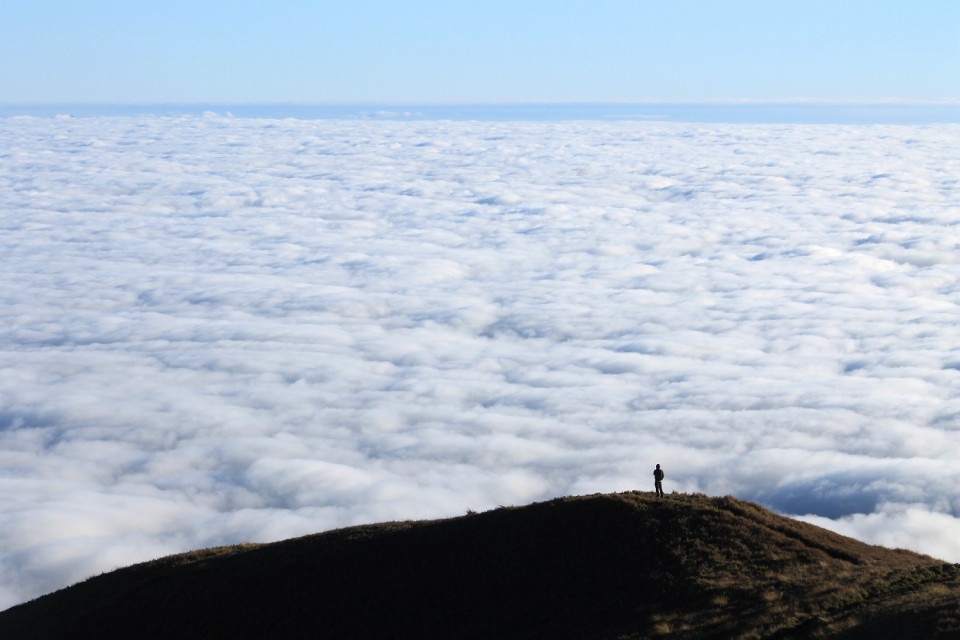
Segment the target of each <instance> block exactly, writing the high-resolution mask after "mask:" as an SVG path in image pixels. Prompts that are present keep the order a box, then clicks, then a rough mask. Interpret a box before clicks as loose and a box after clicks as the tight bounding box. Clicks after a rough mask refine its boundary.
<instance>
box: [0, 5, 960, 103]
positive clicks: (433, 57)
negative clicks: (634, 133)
mask: <svg viewBox="0 0 960 640" xmlns="http://www.w3.org/2000/svg"><path fill="white" fill-rule="evenodd" d="M958 43H960V2H958V1H957V0H911V1H906V0H901V1H896V2H894V1H886V2H884V1H882V0H869V1H859V0H845V1H838V0H828V1H820V0H803V1H792V0H791V1H736V0H734V1H727V2H719V1H709V2H708V1H695V0H670V1H669V2H667V1H651V2H644V1H639V0H634V1H627V0H589V1H580V0H571V1H562V0H553V1H542V0H534V1H523V0H509V1H501V0H484V1H483V2H440V1H433V0H407V1H405V2H384V1H377V0H351V1H350V2H345V1H344V2H306V1H300V0H273V1H271V2H251V1H243V0H239V1H237V0H234V1H230V2H226V1H211V2H196V1H191V2H185V1H182V0H162V1H158V0H136V1H119V0H114V1H107V0H92V1H87V2H77V1H76V0H7V1H6V2H3V3H2V4H0V61H2V64H0V102H4V103H31V102H33V103H57V102H107V103H114V102H119V103H128V102H129V103H136V102H218V103H264V102H268V103H269V102H512V101H520V102H523V101H598V102H603V101H648V100H665V101H710V100H736V99H757V100H789V99H822V100H880V99H891V98H893V99H902V100H934V99H942V98H957V97H958V96H960V44H958Z"/></svg>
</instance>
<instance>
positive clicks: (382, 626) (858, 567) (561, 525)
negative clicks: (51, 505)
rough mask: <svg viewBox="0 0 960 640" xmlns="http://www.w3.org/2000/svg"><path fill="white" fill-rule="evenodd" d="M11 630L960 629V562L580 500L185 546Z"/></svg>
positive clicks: (709, 512)
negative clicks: (193, 548) (252, 541)
mask: <svg viewBox="0 0 960 640" xmlns="http://www.w3.org/2000/svg"><path fill="white" fill-rule="evenodd" d="M0 637H2V638H5V639H6V638H10V639H15V638H76V637H89V638H100V639H107V640H108V639H110V638H170V637H179V638H201V637H202V638H387V637H389V638H577V639H590V638H598V639H599V638H611V639H612V638H725V639H726V638H783V639H786V638H818V637H838V638H887V637H889V638H894V637H896V638H898V639H902V638H958V637H960V565H948V564H944V563H942V562H941V561H938V560H935V559H933V558H929V557H926V556H921V555H918V554H915V553H912V552H908V551H903V550H889V549H884V548H882V547H875V546H870V545H866V544H863V543H861V542H858V541H856V540H853V539H850V538H846V537H843V536H840V535H837V534H834V533H832V532H829V531H826V530H824V529H821V528H818V527H815V526H812V525H808V524H805V523H801V522H798V521H795V520H791V519H788V518H784V517H781V516H777V515H775V514H773V513H771V512H769V511H767V510H765V509H763V508H761V507H759V506H757V505H754V504H751V503H748V502H743V501H740V500H736V499H734V498H730V497H726V498H709V497H706V496H700V495H693V496H691V495H678V494H674V495H671V496H667V498H666V499H663V500H656V499H655V498H654V497H653V496H652V494H650V493H623V494H611V495H595V496H585V497H571V498H561V499H557V500H552V501H549V502H543V503H537V504H533V505H529V506H525V507H511V508H501V509H497V510H494V511H489V512H486V513H482V514H472V515H467V516H463V517H460V518H453V519H448V520H436V521H423V522H396V523H385V524H379V525H370V526H361V527H352V528H348V529H341V530H337V531H332V532H328V533H324V534H317V535H313V536H306V537H303V538H297V539H293V540H287V541H283V542H277V543H272V544H265V545H240V546H235V547H221V548H216V549H209V550H204V551H197V552H191V553H187V554H181V555H176V556H170V557H167V558H163V559H160V560H156V561H153V562H148V563H144V564H140V565H135V566H133V567H128V568H125V569H121V570H118V571H114V572H111V573H108V574H104V575H102V576H98V577H96V578H91V579H90V580H87V581H85V582H82V583H80V584H77V585H74V586H73V587H70V588H68V589H64V590H61V591H58V592H56V593H53V594H50V595H48V596H44V597H43V598H39V599H37V600H35V601H33V602H30V603H26V604H24V605H20V606H18V607H14V608H12V609H9V610H7V611H5V612H2V613H0Z"/></svg>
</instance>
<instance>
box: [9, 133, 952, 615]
mask: <svg viewBox="0 0 960 640" xmlns="http://www.w3.org/2000/svg"><path fill="white" fill-rule="evenodd" d="M958 148H960V125H956V124H940V125H923V126H889V125H869V126H865V125H786V124H705V123H699V124H695V123H663V122H657V123H650V122H622V121H621V122H598V121H594V122H583V121H581V122H571V121H557V122H454V121H431V120H424V121H377V120H374V121H362V120H353V121H348V120H294V119H286V120H270V119H247V118H228V117H222V116H219V115H216V114H210V115H208V116H206V117H199V116H175V117H157V116H141V115H138V116H131V117H116V116H111V117H86V118H68V117H62V118H36V117H27V118H3V119H0V149H2V151H0V230H2V233H0V252H2V255H3V260H2V267H0V320H2V323H0V549H2V554H3V555H2V556H0V576H2V581H3V583H2V584H0V607H5V606H9V605H12V604H15V603H17V602H21V601H23V600H25V599H27V598H30V597H33V596H36V595H38V594H40V593H42V592H45V591H49V590H52V589H55V588H58V587H62V586H65V585H67V584H69V583H71V582H74V581H77V580H80V579H82V578H85V577H87V576H89V575H91V574H94V573H98V572H100V571H105V570H110V569H113V568H115V567H117V566H119V565H124V564H129V563H132V562H135V561H139V560H145V559H149V558H153V557H158V556H161V555H164V554H169V553H174V552H178V551H184V550H187V549H192V548H198V547H206V546H213V545H218V544H227V543H233V542H240V541H269V540H276V539H280V538H285V537H291V536H296V535H300V534H305V533H309V532H315V531H320V530H325V529H330V528H334V527H341V526H345V525H350V524H356V523H364V522H374V521H382V520H391V519H405V518H426V517H440V516H446V515H458V514H462V513H464V512H465V511H466V510H467V509H474V510H483V509H488V508H492V507H495V506H497V505H500V504H503V505H510V504H522V503H526V502H529V501H534V500H540V499H545V498H549V497H553V496H559V495H565V494H582V493H591V492H611V491H620V490H628V489H644V490H646V489H649V490H651V491H652V489H653V478H652V475H651V474H652V470H653V467H654V465H655V464H656V463H660V464H662V465H663V467H664V469H665V471H666V479H665V481H664V488H665V490H666V492H667V493H668V494H669V493H670V492H671V491H684V492H704V493H708V494H712V495H722V494H733V495H736V496H737V497H740V498H743V499H748V500H755V501H758V502H760V503H762V504H764V505H766V506H769V507H771V508H773V509H775V510H777V511H779V512H781V513H787V514H794V515H801V516H805V517H807V518H808V519H810V520H812V521H814V522H815V523H817V524H820V525H823V526H827V527H829V528H832V529H835V530H837V531H841V532H843V533H847V534H849V535H853V536H855V537H858V538H860V539H863V540H866V541H868V542H873V543H878V544H883V545H885V546H891V547H905V548H909V549H914V550H918V551H921V552H924V553H928V554H931V555H934V556H937V557H939V558H942V559H945V560H950V561H952V562H960V490H958V488H957V487H958V483H957V479H958V477H960V395H958V389H960V341H958V327H960V265H958V259H960V227H958V220H960V209H958V203H960V192H958V182H957V176H960V154H958V153H957V150H958Z"/></svg>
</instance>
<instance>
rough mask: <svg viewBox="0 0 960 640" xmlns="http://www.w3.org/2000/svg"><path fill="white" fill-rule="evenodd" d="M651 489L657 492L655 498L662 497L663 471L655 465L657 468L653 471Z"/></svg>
mask: <svg viewBox="0 0 960 640" xmlns="http://www.w3.org/2000/svg"><path fill="white" fill-rule="evenodd" d="M653 488H654V489H656V490H657V497H658V498H662V497H663V469H661V468H660V465H657V468H656V469H654V470H653Z"/></svg>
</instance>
